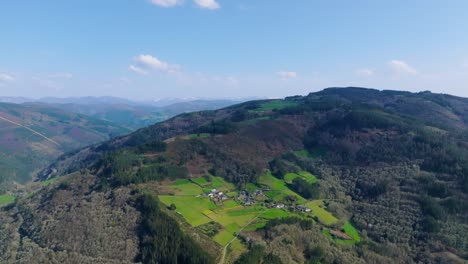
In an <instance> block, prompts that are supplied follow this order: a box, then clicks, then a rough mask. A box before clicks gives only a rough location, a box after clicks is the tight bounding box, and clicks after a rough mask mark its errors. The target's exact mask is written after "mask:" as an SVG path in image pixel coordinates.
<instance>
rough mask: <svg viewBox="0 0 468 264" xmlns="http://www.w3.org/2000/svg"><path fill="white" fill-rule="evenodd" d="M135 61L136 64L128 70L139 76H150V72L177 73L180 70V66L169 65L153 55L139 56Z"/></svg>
mask: <svg viewBox="0 0 468 264" xmlns="http://www.w3.org/2000/svg"><path fill="white" fill-rule="evenodd" d="M133 61H134V62H135V64H132V65H130V66H128V69H129V70H130V71H133V72H136V73H139V74H148V72H149V71H159V72H165V73H175V72H178V71H179V70H180V66H179V65H175V64H169V63H167V62H164V61H161V60H159V59H158V58H156V57H153V56H152V55H139V56H137V57H135V58H133Z"/></svg>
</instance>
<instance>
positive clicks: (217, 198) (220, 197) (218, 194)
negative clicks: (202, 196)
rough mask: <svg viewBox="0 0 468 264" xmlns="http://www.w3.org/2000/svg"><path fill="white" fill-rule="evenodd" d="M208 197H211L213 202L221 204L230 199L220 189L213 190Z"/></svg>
mask: <svg viewBox="0 0 468 264" xmlns="http://www.w3.org/2000/svg"><path fill="white" fill-rule="evenodd" d="M208 197H210V198H211V200H213V202H221V201H224V200H227V199H229V197H228V196H227V195H226V194H225V193H223V192H222V191H220V190H218V189H212V190H211V192H210V193H208Z"/></svg>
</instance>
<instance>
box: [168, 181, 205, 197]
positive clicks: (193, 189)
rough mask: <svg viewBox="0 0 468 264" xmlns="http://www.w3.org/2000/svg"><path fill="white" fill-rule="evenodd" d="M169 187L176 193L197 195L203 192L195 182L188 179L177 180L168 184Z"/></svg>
mask: <svg viewBox="0 0 468 264" xmlns="http://www.w3.org/2000/svg"><path fill="white" fill-rule="evenodd" d="M168 187H169V189H170V190H171V191H172V192H173V193H174V194H176V195H191V196H194V195H199V194H202V193H203V189H202V188H201V187H200V186H198V185H197V184H195V183H193V182H190V181H189V180H178V181H176V182H175V184H173V185H169V186H168Z"/></svg>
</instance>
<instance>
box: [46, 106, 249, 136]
mask: <svg viewBox="0 0 468 264" xmlns="http://www.w3.org/2000/svg"><path fill="white" fill-rule="evenodd" d="M122 100H124V99H122ZM96 101H99V102H96ZM239 102H241V101H234V100H197V101H186V102H178V103H174V104H169V105H166V106H155V105H151V104H146V103H138V102H130V103H124V102H122V103H118V102H117V100H114V101H103V99H102V98H100V99H99V100H97V99H94V100H89V101H88V100H86V99H85V98H82V99H81V101H79V102H74V103H48V104H49V105H51V106H53V107H56V108H60V109H63V110H65V111H70V112H74V113H79V114H84V115H88V116H92V117H95V118H98V119H102V120H108V121H110V122H114V123H116V124H120V125H122V126H125V127H127V128H129V129H132V130H136V129H138V128H142V127H146V126H149V125H152V124H155V123H157V122H161V121H164V120H167V119H169V118H171V117H173V116H176V115H178V114H181V113H185V112H194V111H201V110H215V109H219V108H223V107H226V106H229V105H233V104H235V103H239Z"/></svg>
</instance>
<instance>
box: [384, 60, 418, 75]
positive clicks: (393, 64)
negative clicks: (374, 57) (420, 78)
mask: <svg viewBox="0 0 468 264" xmlns="http://www.w3.org/2000/svg"><path fill="white" fill-rule="evenodd" d="M388 66H389V67H390V69H391V70H392V71H393V73H395V74H398V75H407V74H409V75H415V74H417V73H418V71H416V69H414V68H413V67H411V66H410V65H408V63H406V62H404V61H401V60H391V61H389V62H388Z"/></svg>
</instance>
